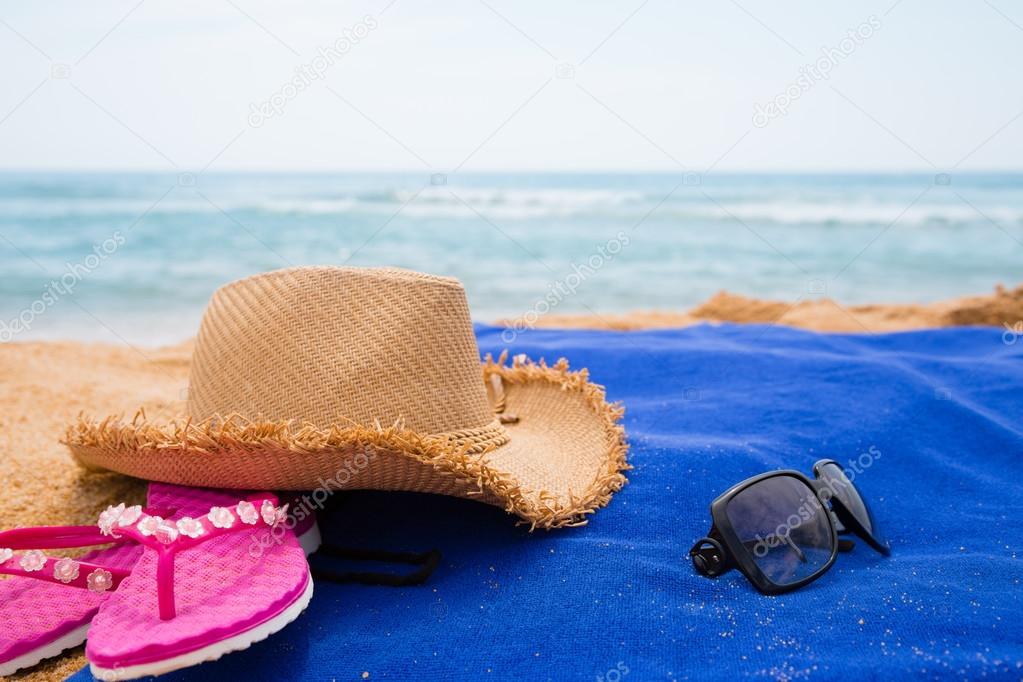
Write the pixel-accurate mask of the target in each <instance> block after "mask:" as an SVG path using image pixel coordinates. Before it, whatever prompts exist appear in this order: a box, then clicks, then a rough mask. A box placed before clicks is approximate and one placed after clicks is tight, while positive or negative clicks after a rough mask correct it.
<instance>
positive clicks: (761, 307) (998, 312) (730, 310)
mask: <svg viewBox="0 0 1023 682" xmlns="http://www.w3.org/2000/svg"><path fill="white" fill-rule="evenodd" d="M501 322H502V323H503V324H508V325H514V324H523V323H524V322H525V321H524V320H502V321H501ZM701 322H745V323H758V324H782V325H787V326H791V327H801V328H803V329H813V330H816V331H823V332H855V333H862V334H867V333H875V334H876V333H880V332H895V331H906V330H910V329H925V328H930V327H951V326H965V325H991V326H997V327H1001V326H1002V325H1009V326H1010V327H1013V328H1015V325H1017V324H1023V285H1021V286H1018V287H1016V288H1015V289H1011V290H1010V289H1006V288H1004V287H1002V286H999V287H998V288H997V289H996V290H995V292H994V293H993V294H988V295H983V296H966V297H962V298H957V299H952V300H948V301H939V302H937V303H931V304H904V305H900V304H886V305H843V304H841V303H838V302H836V301H833V300H832V299H829V298H814V297H810V296H807V297H806V298H805V299H803V300H799V301H795V302H784V301H767V300H763V299H756V298H747V297H745V296H739V295H737V294H730V293H728V292H725V291H722V292H720V293H718V294H716V295H715V296H713V297H711V298H710V300H708V301H706V302H704V303H701V304H700V305H698V306H696V307H695V308H693V309H691V310H689V311H686V312H668V311H650V312H645V311H639V312H633V313H628V314H625V315H615V314H600V315H558V314H548V315H544V316H543V317H541V318H540V319H538V320H537V321H536V322H535V323H534V324H533V326H535V327H571V328H593V329H650V328H659V327H684V326H687V325H691V324H699V323H701Z"/></svg>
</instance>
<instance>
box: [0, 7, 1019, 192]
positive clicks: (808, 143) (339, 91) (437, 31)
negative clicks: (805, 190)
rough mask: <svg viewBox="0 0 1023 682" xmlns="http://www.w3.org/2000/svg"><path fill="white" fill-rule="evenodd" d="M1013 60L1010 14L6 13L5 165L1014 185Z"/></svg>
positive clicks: (2, 58) (1, 72)
mask: <svg viewBox="0 0 1023 682" xmlns="http://www.w3.org/2000/svg"><path fill="white" fill-rule="evenodd" d="M850 32H852V34H853V36H854V38H851V37H849V36H850ZM1021 65H1023V6H1020V5H1019V4H1018V3H1011V2H1009V0H976V1H970V2H966V1H962V2H926V1H925V0H885V1H883V2H862V3H834V2H833V3H820V2H809V1H805V2H787V3H784V4H779V3H770V2H759V1H754V0H738V1H734V0H727V1H725V0H723V1H722V2H715V3H708V2H676V1H672V0H629V1H622V2H594V1H590V2H582V1H567V2H558V3H550V2H540V1H533V0H528V1H520V2H511V1H510V0H450V1H448V2H443V3H423V2H414V1H413V0H379V1H378V0H374V1H372V2H360V1H356V2H345V3H339V2H289V3H280V2H271V1H269V0H201V1H184V2H169V1H167V0H141V1H139V0H127V1H125V2H94V3H77V2H70V1H69V2H45V1H44V2H32V3H16V2H13V1H10V0H7V1H3V2H0V168H5V169H117V170H121V169H145V170H154V171H168V170H169V171H174V172H179V173H182V172H192V173H199V172H202V171H232V170H269V171H318V170H324V171H327V170H380V171H385V170H386V171H391V170H410V171H423V170H426V171H428V172H431V173H433V172H438V173H454V172H462V171H465V172H471V171H602V170H621V171H672V172H674V171H677V170H679V169H683V170H686V171H697V172H708V171H709V170H720V171H769V170H770V171H775V170H777V171H868V170H876V171H911V170H924V171H928V172H930V171H932V170H934V171H949V172H950V171H952V170H981V169H983V170H1004V169H1018V168H1020V153H1019V152H1020V150H1023V88H1020V87H1018V85H1019V82H1020V75H1019V70H1020V67H1021Z"/></svg>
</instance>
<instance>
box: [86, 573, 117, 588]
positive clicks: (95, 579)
mask: <svg viewBox="0 0 1023 682" xmlns="http://www.w3.org/2000/svg"><path fill="white" fill-rule="evenodd" d="M85 582H86V583H87V584H88V586H89V589H90V590H92V591H93V592H106V591H107V590H109V589H110V588H111V587H113V586H114V576H113V575H112V574H111V573H110V571H107V570H105V569H102V568H97V569H96V570H95V571H93V572H92V573H90V574H89V577H87V578H86V579H85Z"/></svg>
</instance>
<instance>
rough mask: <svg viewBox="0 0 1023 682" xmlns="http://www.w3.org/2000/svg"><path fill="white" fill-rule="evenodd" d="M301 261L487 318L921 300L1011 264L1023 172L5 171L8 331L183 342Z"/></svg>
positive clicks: (4, 314) (0, 227) (1, 183)
mask: <svg viewBox="0 0 1023 682" xmlns="http://www.w3.org/2000/svg"><path fill="white" fill-rule="evenodd" d="M301 264H348V265H359V266H370V265H394V266H400V267H405V268H412V269H417V270H424V271H428V272H433V273H438V274H444V275H451V276H454V277H458V278H459V279H461V280H462V281H463V282H464V283H465V285H466V288H467V291H468V295H469V301H470V305H471V306H472V309H473V314H474V316H475V317H476V319H479V320H482V321H488V320H494V319H496V318H499V317H517V316H522V315H527V317H532V316H542V315H544V314H550V313H552V312H553V313H597V314H601V313H613V312H624V311H629V310H636V309H671V310H685V309H687V308H689V307H691V306H693V305H694V304H697V303H699V302H701V301H703V300H705V299H707V298H708V297H709V296H711V295H713V294H714V293H715V292H717V291H719V290H722V289H726V290H728V291H732V292H736V293H740V294H745V295H749V296H756V297H763V298H772V299H779V300H784V301H789V302H794V301H797V300H808V299H812V298H817V297H821V296H829V297H831V298H834V299H836V300H838V301H841V302H843V303H850V304H851V303H865V302H926V301H934V300H938V299H941V298H947V297H953V296H959V295H963V294H967V293H985V292H989V291H991V289H992V288H993V287H994V286H995V284H996V283H999V282H1002V283H1005V284H1016V283H1018V282H1020V281H1023V175H1021V174H956V175H953V176H951V177H948V176H935V175H923V174H916V175H913V174H900V175H867V174H859V175H752V174H750V175H718V174H713V175H710V176H704V177H701V176H699V175H695V174H691V175H680V174H674V175H673V174H628V175H625V174H478V175H462V174H459V175H457V176H451V177H443V176H435V177H430V176H425V175H421V174H379V173H375V174H355V173H343V174H256V173H251V174H250V173H230V174H226V173H220V174H214V173H210V174H202V175H199V176H198V177H196V176H193V175H188V174H186V175H182V176H174V175H166V174H145V173H118V174H114V173H17V172H5V173H0V272H2V276H0V341H19V340H29V339H41V338H46V339H60V338H74V339H81V340H95V341H113V342H118V341H120V342H128V343H132V344H140V345H156V344H161V343H170V342H176V341H180V340H182V339H185V338H188V337H189V336H192V335H193V334H194V333H195V331H196V329H197V326H198V322H199V319H200V316H201V314H202V310H203V308H204V306H205V304H206V302H207V300H208V299H209V296H210V294H211V293H212V292H213V291H214V289H216V288H217V287H218V286H219V285H221V284H223V283H225V282H228V281H230V280H233V279H236V278H238V277H243V276H246V275H249V274H252V273H255V272H259V271H263V270H270V269H274V268H279V267H285V266H288V265H301Z"/></svg>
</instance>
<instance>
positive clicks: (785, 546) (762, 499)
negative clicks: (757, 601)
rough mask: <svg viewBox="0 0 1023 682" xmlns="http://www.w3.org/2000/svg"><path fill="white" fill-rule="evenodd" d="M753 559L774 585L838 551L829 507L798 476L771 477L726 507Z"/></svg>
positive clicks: (816, 567) (810, 571)
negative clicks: (828, 515) (826, 508)
mask: <svg viewBox="0 0 1023 682" xmlns="http://www.w3.org/2000/svg"><path fill="white" fill-rule="evenodd" d="M725 513H726V514H727V515H728V520H729V521H731V523H732V528H733V529H734V531H735V533H736V535H738V536H739V541H740V542H742V544H743V546H744V547H745V548H746V551H747V552H748V554H749V556H750V557H751V558H752V559H753V562H754V563H755V564H756V565H757V567H758V568H760V570H761V572H762V573H763V574H764V575H765V576H767V578H768V580H770V581H771V582H773V583H774V584H776V585H790V584H792V583H795V582H798V581H800V580H802V579H804V578H809V577H810V576H812V575H814V574H815V573H818V572H819V571H820V570H821V569H822V568H824V566H825V565H826V564H827V563H828V560H829V559H830V558H831V556H832V554H833V553H834V544H833V537H832V532H831V525H830V524H829V523H828V518H827V511H826V510H825V509H824V508H823V507H821V503H820V501H819V500H818V499H817V496H816V495H815V494H814V492H813V491H812V490H811V489H810V488H809V487H808V486H807V485H806V484H805V483H803V482H802V481H801V480H799V479H798V478H795V477H794V476H772V477H770V478H765V479H763V480H762V481H758V482H757V483H754V484H753V485H751V486H749V487H748V488H746V489H744V490H742V491H741V492H739V493H738V494H737V495H736V496H735V497H733V498H732V499H731V501H730V502H729V503H728V507H727V508H726V509H725Z"/></svg>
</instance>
